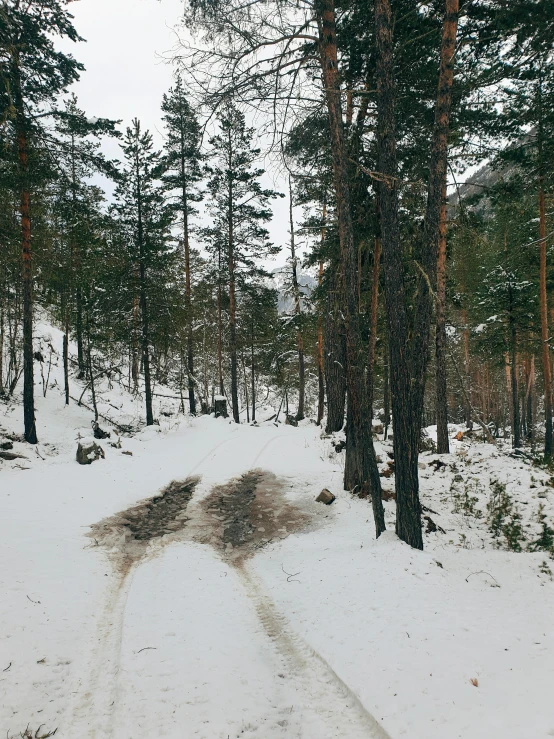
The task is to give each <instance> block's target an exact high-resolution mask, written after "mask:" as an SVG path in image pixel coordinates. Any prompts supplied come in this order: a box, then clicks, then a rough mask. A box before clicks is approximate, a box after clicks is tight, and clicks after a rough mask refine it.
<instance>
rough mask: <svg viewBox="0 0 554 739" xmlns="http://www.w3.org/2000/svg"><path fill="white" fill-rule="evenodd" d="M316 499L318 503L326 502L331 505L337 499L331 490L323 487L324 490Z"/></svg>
mask: <svg viewBox="0 0 554 739" xmlns="http://www.w3.org/2000/svg"><path fill="white" fill-rule="evenodd" d="M315 500H316V503H325V505H331V503H332V502H333V501H334V500H335V496H334V495H333V493H332V492H331V491H330V490H327V488H323V490H322V491H321V493H320V494H319V495H318V496H317V498H316V499H315Z"/></svg>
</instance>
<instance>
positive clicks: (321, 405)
mask: <svg viewBox="0 0 554 739" xmlns="http://www.w3.org/2000/svg"><path fill="white" fill-rule="evenodd" d="M322 280H323V262H322V261H321V262H320V263H319V275H318V285H319V287H321V283H322ZM317 382H318V399H317V425H318V426H321V422H322V421H323V414H324V413H325V376H324V374H323V319H322V316H321V308H320V310H319V315H318V317H317Z"/></svg>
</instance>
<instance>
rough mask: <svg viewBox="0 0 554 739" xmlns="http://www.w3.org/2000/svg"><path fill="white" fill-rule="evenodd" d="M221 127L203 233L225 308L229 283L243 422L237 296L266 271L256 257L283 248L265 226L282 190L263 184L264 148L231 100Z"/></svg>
mask: <svg viewBox="0 0 554 739" xmlns="http://www.w3.org/2000/svg"><path fill="white" fill-rule="evenodd" d="M218 129H219V130H218V133H217V134H216V135H215V136H213V137H212V138H211V139H210V147H211V151H210V163H209V168H208V171H209V176H210V179H209V182H208V190H209V192H210V196H211V199H210V202H209V204H208V212H209V213H210V215H211V217H212V225H211V226H210V227H209V228H206V229H204V232H203V233H204V237H205V239H206V240H207V242H208V245H209V248H210V250H211V252H212V253H213V254H214V255H215V256H216V257H217V258H218V286H219V305H220V309H221V307H222V300H223V296H222V285H223V281H225V283H226V287H227V299H228V312H229V354H230V365H231V404H232V412H233V419H234V421H235V423H239V422H240V418H239V400H238V355H237V296H238V292H239V291H240V289H241V286H242V285H243V284H244V282H245V280H246V279H247V278H249V277H252V276H255V275H257V274H262V273H263V270H261V268H260V267H259V266H258V265H257V264H256V260H259V259H262V258H265V257H268V256H270V255H272V254H276V253H278V251H279V248H277V247H274V246H273V245H272V244H271V243H270V241H269V234H268V231H267V229H266V228H265V227H264V225H263V224H264V223H267V221H269V220H270V218H271V209H270V207H269V204H270V202H271V200H272V198H274V197H276V193H275V192H274V191H273V190H270V189H264V188H263V187H262V186H261V184H260V178H261V176H262V175H263V173H264V170H263V169H260V168H256V167H255V163H256V160H257V159H258V157H259V155H260V150H259V149H257V148H253V145H252V140H253V137H254V131H253V129H252V128H248V127H247V126H246V122H245V117H244V114H243V113H242V112H241V111H240V110H239V109H238V107H237V106H236V105H235V104H233V103H232V102H229V101H227V102H226V103H225V105H224V107H223V108H222V110H221V112H220V113H219V115H218ZM220 325H221V322H220Z"/></svg>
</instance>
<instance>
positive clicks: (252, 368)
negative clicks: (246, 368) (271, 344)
mask: <svg viewBox="0 0 554 739" xmlns="http://www.w3.org/2000/svg"><path fill="white" fill-rule="evenodd" d="M250 382H251V400H252V423H254V422H255V420H256V361H255V357H254V317H253V316H252V320H251V322H250Z"/></svg>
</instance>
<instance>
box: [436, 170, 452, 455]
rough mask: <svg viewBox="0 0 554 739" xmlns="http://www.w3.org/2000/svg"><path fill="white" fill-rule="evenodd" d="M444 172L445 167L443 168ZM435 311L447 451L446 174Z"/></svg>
mask: <svg viewBox="0 0 554 739" xmlns="http://www.w3.org/2000/svg"><path fill="white" fill-rule="evenodd" d="M445 174H446V171H445ZM435 305H436V315H435V395H436V408H437V419H436V420H437V452H438V453H439V454H448V453H449V452H450V443H449V439H448V399H447V383H446V177H445V180H444V182H443V184H442V204H441V214H440V222H439V254H438V261H437V299H436V303H435Z"/></svg>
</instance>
